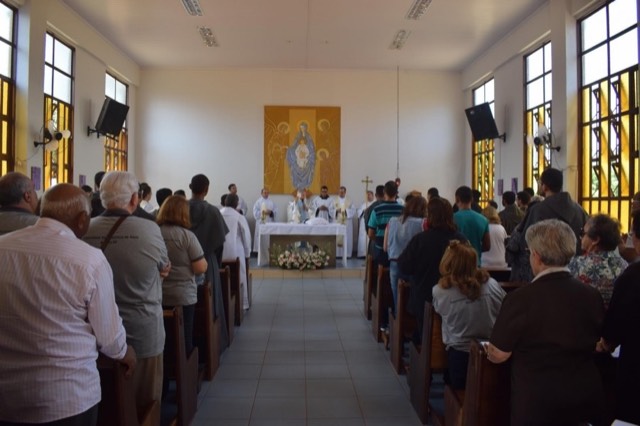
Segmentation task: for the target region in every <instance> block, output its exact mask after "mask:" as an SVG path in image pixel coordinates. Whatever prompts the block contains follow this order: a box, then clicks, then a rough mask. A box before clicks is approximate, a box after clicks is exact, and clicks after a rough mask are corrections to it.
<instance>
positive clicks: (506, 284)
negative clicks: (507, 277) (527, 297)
mask: <svg viewBox="0 0 640 426" xmlns="http://www.w3.org/2000/svg"><path fill="white" fill-rule="evenodd" d="M498 284H500V287H502V289H503V290H504V291H505V292H507V293H509V292H510V291H514V290H517V289H519V288H520V287H523V286H525V285H527V284H529V283H528V282H526V281H498Z"/></svg>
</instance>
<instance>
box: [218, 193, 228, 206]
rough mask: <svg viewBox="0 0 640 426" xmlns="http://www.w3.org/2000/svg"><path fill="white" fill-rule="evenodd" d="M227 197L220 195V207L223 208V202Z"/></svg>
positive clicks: (226, 195)
mask: <svg viewBox="0 0 640 426" xmlns="http://www.w3.org/2000/svg"><path fill="white" fill-rule="evenodd" d="M228 196H229V194H222V195H221V196H220V205H221V206H222V207H224V206H225V201H226V200H227V197H228Z"/></svg>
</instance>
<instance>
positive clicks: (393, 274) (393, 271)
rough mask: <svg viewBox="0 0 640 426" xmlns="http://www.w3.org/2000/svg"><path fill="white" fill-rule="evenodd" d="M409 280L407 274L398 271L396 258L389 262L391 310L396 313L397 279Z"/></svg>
mask: <svg viewBox="0 0 640 426" xmlns="http://www.w3.org/2000/svg"><path fill="white" fill-rule="evenodd" d="M400 279H403V280H405V281H408V280H409V275H406V274H403V273H401V272H400V267H399V266H398V262H397V261H396V260H392V261H390V262H389V280H390V281H391V293H393V307H392V308H391V311H392V312H393V314H394V315H395V314H396V306H398V280H400Z"/></svg>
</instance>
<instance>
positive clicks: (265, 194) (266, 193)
mask: <svg viewBox="0 0 640 426" xmlns="http://www.w3.org/2000/svg"><path fill="white" fill-rule="evenodd" d="M260 195H261V196H262V198H264V199H267V198H269V188H266V187H265V188H262V191H260Z"/></svg>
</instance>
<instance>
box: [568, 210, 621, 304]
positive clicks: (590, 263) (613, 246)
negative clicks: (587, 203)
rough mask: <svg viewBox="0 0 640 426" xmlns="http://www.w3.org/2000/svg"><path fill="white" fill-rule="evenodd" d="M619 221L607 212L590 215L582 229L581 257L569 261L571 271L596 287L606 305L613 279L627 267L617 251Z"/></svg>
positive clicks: (611, 290) (581, 279)
mask: <svg viewBox="0 0 640 426" xmlns="http://www.w3.org/2000/svg"><path fill="white" fill-rule="evenodd" d="M619 242H620V224H619V223H618V222H617V221H616V220H614V219H612V218H611V217H609V216H607V215H605V214H598V215H595V216H592V217H590V218H589V220H588V221H587V223H586V224H585V225H584V228H583V230H582V251H583V254H582V255H581V256H576V257H574V258H573V259H572V260H571V263H569V270H570V271H571V273H572V274H573V275H574V276H575V277H576V278H577V279H579V280H580V281H582V282H583V283H585V284H588V285H590V286H591V287H593V288H595V289H597V290H598V291H599V292H600V294H601V295H602V300H603V301H604V304H605V307H608V306H609V301H610V300H611V294H612V293H613V282H614V281H615V279H616V278H618V275H620V274H621V273H622V272H623V271H624V270H625V268H626V267H627V261H626V260H624V259H623V258H622V257H621V256H620V253H619V252H618V250H617V247H618V243H619Z"/></svg>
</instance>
